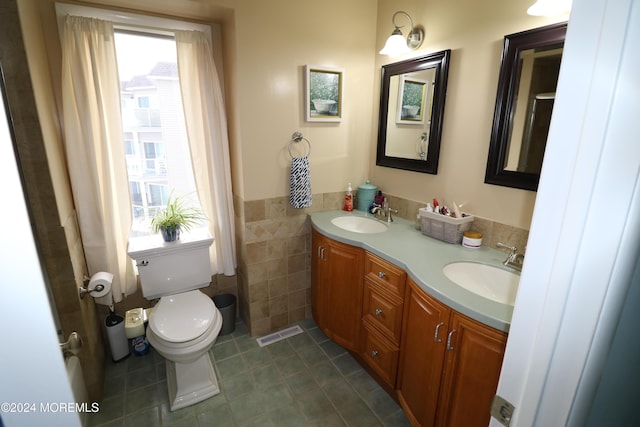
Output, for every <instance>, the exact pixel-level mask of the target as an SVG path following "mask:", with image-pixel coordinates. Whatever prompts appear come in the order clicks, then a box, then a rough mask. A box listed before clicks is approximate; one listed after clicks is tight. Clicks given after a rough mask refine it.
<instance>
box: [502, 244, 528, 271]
mask: <svg viewBox="0 0 640 427" xmlns="http://www.w3.org/2000/svg"><path fill="white" fill-rule="evenodd" d="M497 246H498V247H499V248H505V249H509V255H507V259H505V260H504V261H503V262H502V264H504V265H506V266H507V267H511V268H514V269H516V270H518V271H522V263H524V254H519V253H518V248H516V247H515V246H509V245H505V244H504V243H500V242H498V244H497Z"/></svg>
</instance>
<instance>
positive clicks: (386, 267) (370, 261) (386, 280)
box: [364, 252, 406, 298]
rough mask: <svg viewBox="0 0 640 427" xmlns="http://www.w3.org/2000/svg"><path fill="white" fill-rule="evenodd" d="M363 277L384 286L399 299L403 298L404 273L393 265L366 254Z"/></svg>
mask: <svg viewBox="0 0 640 427" xmlns="http://www.w3.org/2000/svg"><path fill="white" fill-rule="evenodd" d="M364 276H365V277H366V278H369V279H370V280H372V281H374V282H376V283H378V284H380V285H382V286H384V287H385V288H386V289H388V290H389V291H390V292H393V293H395V294H396V295H398V296H399V297H400V298H402V297H403V296H404V282H405V277H406V273H405V272H404V271H403V270H401V269H399V268H398V267H396V266H395V265H393V264H391V263H389V262H387V261H385V260H383V259H382V258H379V257H377V256H375V255H373V254H370V253H369V252H367V255H366V257H365V261H364Z"/></svg>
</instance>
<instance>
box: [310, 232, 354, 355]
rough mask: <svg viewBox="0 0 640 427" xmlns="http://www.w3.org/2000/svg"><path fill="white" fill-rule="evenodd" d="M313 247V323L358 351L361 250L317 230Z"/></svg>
mask: <svg viewBox="0 0 640 427" xmlns="http://www.w3.org/2000/svg"><path fill="white" fill-rule="evenodd" d="M312 249H313V254H312V257H313V260H312V280H311V298H312V305H313V306H315V307H314V308H312V310H313V312H314V318H315V320H316V323H317V324H318V326H319V327H320V329H321V330H322V332H324V334H325V335H326V336H327V337H329V338H330V339H331V340H333V341H334V342H336V343H337V344H340V345H341V346H343V347H344V348H346V349H348V350H352V351H358V349H359V342H360V322H361V318H362V286H363V276H364V250H363V249H360V248H356V247H353V246H350V245H345V244H343V243H340V242H336V241H333V240H331V239H329V238H326V237H323V236H321V235H320V234H319V233H316V232H314V233H313V242H312ZM314 303H315V304H314Z"/></svg>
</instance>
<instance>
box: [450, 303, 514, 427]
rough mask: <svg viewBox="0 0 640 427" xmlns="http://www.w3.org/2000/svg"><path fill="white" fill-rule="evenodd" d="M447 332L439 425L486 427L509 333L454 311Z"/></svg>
mask: <svg viewBox="0 0 640 427" xmlns="http://www.w3.org/2000/svg"><path fill="white" fill-rule="evenodd" d="M448 333H450V334H452V335H451V346H450V347H449V348H448V349H447V352H446V353H447V356H446V357H447V359H446V365H445V372H444V378H443V381H442V390H441V392H440V402H439V407H438V419H437V425H438V426H442V427H444V426H447V427H454V426H464V427H473V426H482V427H486V426H487V425H488V424H489V420H490V417H491V416H490V412H489V411H490V408H491V401H492V399H493V396H494V395H495V393H496V389H497V387H498V379H499V377H500V369H501V367H502V358H503V356H504V350H505V346H506V342H507V334H506V333H504V332H500V331H497V330H495V329H493V328H490V327H488V326H485V325H482V324H481V323H478V322H476V321H474V320H472V319H469V318H468V317H466V316H463V315H461V314H459V313H455V312H454V314H453V315H452V316H451V326H450V330H449V332H448Z"/></svg>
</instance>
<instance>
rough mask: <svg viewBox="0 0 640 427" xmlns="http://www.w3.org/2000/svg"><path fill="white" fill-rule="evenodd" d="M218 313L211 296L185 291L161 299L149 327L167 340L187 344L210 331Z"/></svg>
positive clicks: (196, 291)
mask: <svg viewBox="0 0 640 427" xmlns="http://www.w3.org/2000/svg"><path fill="white" fill-rule="evenodd" d="M218 314H219V312H218V309H217V308H216V306H215V304H214V303H213V301H212V300H211V298H209V297H208V296H206V295H205V294H203V293H202V292H200V291H199V290H195V291H189V292H183V293H180V294H176V295H169V296H164V297H162V298H160V301H159V302H158V304H156V306H155V307H154V308H153V312H152V314H151V315H150V318H149V326H150V327H151V329H152V330H153V332H154V333H155V334H156V335H157V336H158V337H159V338H161V339H162V340H164V341H166V342H168V343H184V342H187V341H192V340H195V339H196V338H198V337H200V336H201V335H203V334H204V333H205V332H207V330H209V329H210V328H211V326H212V323H213V321H214V319H215V318H216V317H217V315H218Z"/></svg>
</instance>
